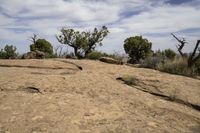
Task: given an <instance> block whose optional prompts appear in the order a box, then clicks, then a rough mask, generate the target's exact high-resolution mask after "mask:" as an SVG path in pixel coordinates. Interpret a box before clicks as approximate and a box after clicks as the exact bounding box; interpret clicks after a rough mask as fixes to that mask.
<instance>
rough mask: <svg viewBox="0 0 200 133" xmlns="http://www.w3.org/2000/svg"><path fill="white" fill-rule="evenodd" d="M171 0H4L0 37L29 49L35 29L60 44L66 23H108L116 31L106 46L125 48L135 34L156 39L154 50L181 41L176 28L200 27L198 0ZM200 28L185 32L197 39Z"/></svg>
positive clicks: (82, 25)
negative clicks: (174, 0)
mask: <svg viewBox="0 0 200 133" xmlns="http://www.w3.org/2000/svg"><path fill="white" fill-rule="evenodd" d="M165 1H166V0H160V1H157V0H65V1H64V0H41V1H37V0H26V1H24V0H1V5H0V20H1V21H0V39H1V40H12V41H13V40H14V41H13V43H15V41H17V42H19V41H20V42H24V43H22V45H23V46H24V47H25V49H27V47H28V45H27V44H26V43H28V42H27V37H28V36H30V35H31V34H32V33H37V34H39V36H41V37H44V38H47V39H49V40H50V41H51V42H53V43H54V44H55V45H56V43H57V41H56V38H55V34H57V33H58V31H59V28H60V27H62V26H68V27H73V28H76V29H78V30H83V29H84V30H85V29H88V30H90V29H92V28H94V27H96V26H102V25H107V26H108V27H109V30H110V34H109V36H108V37H107V38H106V39H105V40H104V44H105V45H104V47H102V48H100V49H101V50H105V51H107V52H109V51H110V52H113V51H114V50H115V51H119V50H122V51H123V41H124V39H125V38H127V37H129V36H133V35H145V37H146V38H148V39H149V40H150V41H151V42H153V44H154V45H153V48H154V49H159V48H160V49H164V48H168V47H170V48H175V47H174V43H176V41H175V40H173V39H172V37H171V36H170V34H169V33H170V32H177V31H181V30H185V29H191V28H200V26H199V23H200V14H199V12H200V9H199V6H198V4H197V3H199V2H197V0H195V2H191V3H190V2H189V3H187V4H181V5H170V4H165V3H164V2H165ZM194 3H195V4H196V5H197V6H195V4H194ZM134 13H135V14H134ZM5 14H6V15H5ZM131 14H132V16H131ZM8 16H9V17H8ZM18 30H19V31H20V32H18ZM199 32H200V31H199ZM199 32H198V31H197V32H196V34H192V33H190V34H187V33H184V34H180V35H183V36H185V37H189V38H188V40H190V41H191V40H192V39H194V40H193V41H196V40H195V39H197V37H198V35H199ZM147 33H148V34H157V36H156V35H155V36H150V35H148V34H147ZM159 34H165V35H164V36H159ZM192 35H195V37H194V36H192ZM20 47H22V46H21V44H20ZM186 50H187V49H186ZM188 50H190V48H188Z"/></svg>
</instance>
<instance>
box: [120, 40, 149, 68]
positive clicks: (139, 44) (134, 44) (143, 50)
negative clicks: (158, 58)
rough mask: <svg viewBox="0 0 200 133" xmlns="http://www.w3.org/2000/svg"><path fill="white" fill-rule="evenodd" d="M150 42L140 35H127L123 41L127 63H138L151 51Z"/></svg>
mask: <svg viewBox="0 0 200 133" xmlns="http://www.w3.org/2000/svg"><path fill="white" fill-rule="evenodd" d="M151 46H152V43H151V42H149V41H148V40H147V39H144V38H142V36H135V37H129V38H127V39H126V40H125V41H124V50H125V52H126V53H127V54H128V55H129V57H130V60H129V63H133V64H134V63H138V62H139V60H140V59H145V58H146V57H147V56H148V55H149V54H150V53H151Z"/></svg>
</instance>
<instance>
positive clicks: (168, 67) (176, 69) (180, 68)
mask: <svg viewBox="0 0 200 133" xmlns="http://www.w3.org/2000/svg"><path fill="white" fill-rule="evenodd" d="M158 69H159V70H160V71H163V72H167V73H172V74H178V75H185V76H194V75H196V73H195V71H194V70H195V68H194V67H193V68H191V69H189V68H188V63H187V59H186V58H176V59H175V60H173V61H172V60H168V61H166V62H164V63H163V64H159V66H158Z"/></svg>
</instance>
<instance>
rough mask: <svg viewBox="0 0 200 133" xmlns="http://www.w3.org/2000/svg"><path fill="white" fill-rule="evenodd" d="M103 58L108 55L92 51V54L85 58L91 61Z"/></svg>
mask: <svg viewBox="0 0 200 133" xmlns="http://www.w3.org/2000/svg"><path fill="white" fill-rule="evenodd" d="M104 56H108V55H107V54H105V53H102V52H98V51H93V52H91V53H89V54H88V55H87V56H86V58H88V59H91V60H99V59H100V58H101V57H104Z"/></svg>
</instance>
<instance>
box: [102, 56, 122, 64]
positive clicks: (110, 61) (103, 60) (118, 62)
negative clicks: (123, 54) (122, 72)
mask: <svg viewBox="0 0 200 133" xmlns="http://www.w3.org/2000/svg"><path fill="white" fill-rule="evenodd" d="M99 60H100V61H102V62H105V63H109V64H118V65H122V64H123V62H121V61H118V60H115V59H113V58H110V57H101V58H100V59H99Z"/></svg>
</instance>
